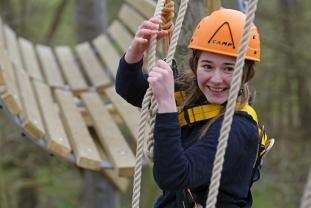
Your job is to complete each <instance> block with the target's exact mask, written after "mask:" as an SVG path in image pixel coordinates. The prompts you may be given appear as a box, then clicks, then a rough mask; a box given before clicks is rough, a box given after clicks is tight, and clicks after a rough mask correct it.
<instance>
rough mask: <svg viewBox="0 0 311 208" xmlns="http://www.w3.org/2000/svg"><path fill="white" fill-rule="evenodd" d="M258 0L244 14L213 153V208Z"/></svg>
mask: <svg viewBox="0 0 311 208" xmlns="http://www.w3.org/2000/svg"><path fill="white" fill-rule="evenodd" d="M257 2H258V0H251V1H250V4H249V8H248V11H247V15H246V20H245V25H244V29H243V35H242V39H241V45H240V48H239V55H238V57H237V61H236V63H235V70H234V73H233V78H232V81H231V83H232V84H231V88H230V92H229V97H228V103H227V108H226V111H225V115H224V121H223V124H222V127H221V132H220V136H219V141H218V145H217V151H216V155H215V160H214V165H213V172H212V177H211V183H210V186H209V193H208V197H207V202H206V207H207V208H215V206H216V202H217V196H218V192H219V190H218V189H219V185H220V178H221V172H222V169H223V163H224V157H225V153H226V148H227V145H228V139H229V133H230V129H231V124H232V119H233V114H234V110H235V106H236V98H237V96H238V92H239V90H240V86H241V77H242V71H243V65H244V59H245V56H246V51H247V46H248V41H249V36H250V29H251V27H252V24H253V20H254V18H255V11H256V8H257Z"/></svg>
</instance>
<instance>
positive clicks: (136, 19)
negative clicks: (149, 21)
mask: <svg viewBox="0 0 311 208" xmlns="http://www.w3.org/2000/svg"><path fill="white" fill-rule="evenodd" d="M119 18H120V20H122V22H123V23H124V24H125V25H127V27H128V28H129V29H130V30H131V31H132V33H135V32H136V30H137V28H138V26H139V25H140V24H141V23H142V22H143V21H144V20H145V18H144V17H142V16H141V15H140V14H138V13H137V12H136V11H135V10H134V9H133V8H131V7H129V6H128V5H126V4H123V5H122V7H121V9H120V12H119Z"/></svg>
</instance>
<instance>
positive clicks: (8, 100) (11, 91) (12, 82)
mask: <svg viewBox="0 0 311 208" xmlns="http://www.w3.org/2000/svg"><path fill="white" fill-rule="evenodd" d="M0 64H1V69H2V70H3V72H2V77H3V82H4V83H3V84H5V89H6V92H5V94H3V95H1V97H2V99H3V101H4V103H5V105H6V106H7V108H8V110H9V112H10V113H11V114H12V115H14V116H16V115H18V114H19V113H20V112H21V102H20V99H19V97H18V93H17V85H16V79H15V75H14V69H13V66H12V63H11V61H10V58H9V57H8V54H7V53H5V49H4V48H3V47H2V46H0Z"/></svg>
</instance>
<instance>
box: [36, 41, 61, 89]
mask: <svg viewBox="0 0 311 208" xmlns="http://www.w3.org/2000/svg"><path fill="white" fill-rule="evenodd" d="M36 49H37V52H38V55H39V59H40V61H41V64H42V68H43V72H44V75H45V78H46V81H47V83H48V84H49V86H51V87H59V88H63V87H64V80H63V78H62V75H61V72H60V69H59V67H58V65H57V63H56V59H55V56H54V55H53V52H52V49H51V48H50V47H48V46H44V45H37V46H36Z"/></svg>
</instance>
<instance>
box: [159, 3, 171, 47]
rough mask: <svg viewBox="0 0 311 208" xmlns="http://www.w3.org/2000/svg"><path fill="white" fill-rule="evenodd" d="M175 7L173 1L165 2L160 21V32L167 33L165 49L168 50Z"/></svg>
mask: <svg viewBox="0 0 311 208" xmlns="http://www.w3.org/2000/svg"><path fill="white" fill-rule="evenodd" d="M174 11H175V7H174V1H172V0H165V4H164V8H163V10H162V15H161V20H162V23H161V24H160V27H161V29H162V30H166V31H167V32H168V34H169V35H168V36H167V37H166V38H165V47H166V50H168V48H169V45H170V34H171V33H172V32H173V30H174V21H173V20H174V16H175V13H174Z"/></svg>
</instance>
